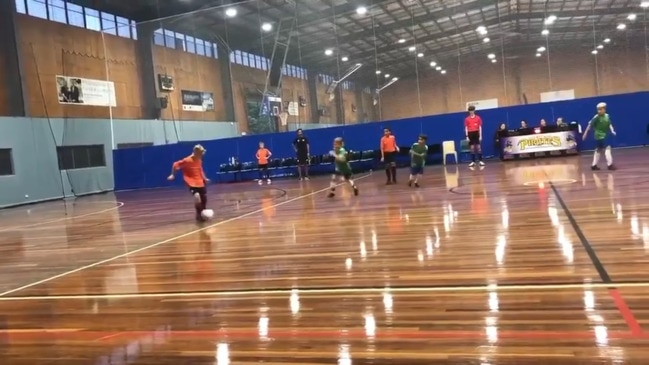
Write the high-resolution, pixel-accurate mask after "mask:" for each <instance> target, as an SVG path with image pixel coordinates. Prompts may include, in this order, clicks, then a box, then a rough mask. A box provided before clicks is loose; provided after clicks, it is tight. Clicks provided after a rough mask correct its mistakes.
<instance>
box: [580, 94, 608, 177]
mask: <svg viewBox="0 0 649 365" xmlns="http://www.w3.org/2000/svg"><path fill="white" fill-rule="evenodd" d="M591 128H592V129H593V130H594V135H595V141H596V142H597V149H596V150H595V154H594V155H593V165H592V167H591V169H593V170H599V167H598V166H597V164H598V163H599V158H600V157H601V155H602V153H603V154H604V157H605V158H606V164H607V165H608V169H609V170H615V166H613V155H611V144H610V143H609V142H608V139H607V137H608V136H609V134H612V135H615V129H613V123H611V118H610V117H609V115H608V113H606V103H599V104H597V114H596V115H595V116H594V117H593V119H591V120H590V122H588V127H586V130H585V131H584V136H583V138H582V139H583V140H585V139H586V136H587V135H588V132H589V131H590V129H591Z"/></svg>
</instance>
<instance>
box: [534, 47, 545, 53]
mask: <svg viewBox="0 0 649 365" xmlns="http://www.w3.org/2000/svg"><path fill="white" fill-rule="evenodd" d="M536 51H537V52H545V47H543V46H541V47H539V48H537V49H536Z"/></svg>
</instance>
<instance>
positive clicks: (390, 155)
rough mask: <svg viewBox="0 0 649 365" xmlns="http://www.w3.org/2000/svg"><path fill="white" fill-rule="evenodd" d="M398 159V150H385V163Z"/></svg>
mask: <svg viewBox="0 0 649 365" xmlns="http://www.w3.org/2000/svg"><path fill="white" fill-rule="evenodd" d="M396 159H397V153H396V152H384V153H383V162H385V163H394V162H395V161H396Z"/></svg>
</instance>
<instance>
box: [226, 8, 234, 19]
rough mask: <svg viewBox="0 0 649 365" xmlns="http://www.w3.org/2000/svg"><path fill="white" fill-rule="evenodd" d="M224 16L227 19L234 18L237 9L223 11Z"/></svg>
mask: <svg viewBox="0 0 649 365" xmlns="http://www.w3.org/2000/svg"><path fill="white" fill-rule="evenodd" d="M225 15H227V16H228V18H234V17H235V16H237V9H235V8H227V9H226V10H225Z"/></svg>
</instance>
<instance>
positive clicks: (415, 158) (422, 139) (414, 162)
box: [408, 135, 428, 188]
mask: <svg viewBox="0 0 649 365" xmlns="http://www.w3.org/2000/svg"><path fill="white" fill-rule="evenodd" d="M427 140H428V137H426V136H424V135H420V136H419V138H418V139H417V143H413V145H412V147H410V180H408V186H412V184H415V187H416V188H418V187H419V178H420V177H421V175H423V174H424V165H425V164H426V154H427V153H428V146H427V145H426V141H427Z"/></svg>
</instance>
